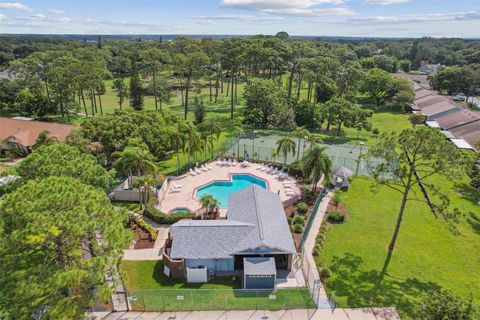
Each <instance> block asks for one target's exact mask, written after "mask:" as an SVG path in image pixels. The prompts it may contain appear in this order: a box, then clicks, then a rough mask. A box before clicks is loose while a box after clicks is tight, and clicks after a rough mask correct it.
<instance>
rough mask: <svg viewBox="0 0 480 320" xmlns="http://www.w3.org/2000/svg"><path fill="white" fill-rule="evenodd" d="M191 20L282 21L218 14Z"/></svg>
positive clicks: (271, 18) (270, 17) (278, 18)
mask: <svg viewBox="0 0 480 320" xmlns="http://www.w3.org/2000/svg"><path fill="white" fill-rule="evenodd" d="M190 18H191V19H193V20H208V21H213V20H236V21H249V22H256V21H278V20H282V19H283V18H282V17H272V16H267V17H265V16H263V17H259V16H252V15H243V14H219V15H213V16H191V17H190Z"/></svg>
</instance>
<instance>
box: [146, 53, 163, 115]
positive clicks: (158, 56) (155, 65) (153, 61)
mask: <svg viewBox="0 0 480 320" xmlns="http://www.w3.org/2000/svg"><path fill="white" fill-rule="evenodd" d="M142 59H143V64H144V67H146V68H148V69H149V70H150V72H151V74H152V82H153V97H154V100H155V110H158V93H157V72H158V71H159V70H161V68H162V67H163V66H165V65H166V64H168V63H170V56H169V54H168V53H167V52H165V51H162V50H160V49H157V48H149V49H147V50H145V51H143V52H142Z"/></svg>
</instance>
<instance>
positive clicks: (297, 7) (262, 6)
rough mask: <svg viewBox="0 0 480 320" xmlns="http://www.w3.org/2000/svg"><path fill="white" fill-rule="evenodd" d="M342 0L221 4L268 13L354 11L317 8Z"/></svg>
mask: <svg viewBox="0 0 480 320" xmlns="http://www.w3.org/2000/svg"><path fill="white" fill-rule="evenodd" d="M343 3H344V1H343V0H277V1H268V0H222V2H221V3H220V4H221V6H223V7H226V8H233V9H242V10H249V11H257V12H263V13H268V14H278V15H292V16H326V15H334V16H345V15H354V14H355V12H353V11H352V10H350V9H348V8H345V7H335V8H318V6H319V5H326V4H330V5H339V4H343Z"/></svg>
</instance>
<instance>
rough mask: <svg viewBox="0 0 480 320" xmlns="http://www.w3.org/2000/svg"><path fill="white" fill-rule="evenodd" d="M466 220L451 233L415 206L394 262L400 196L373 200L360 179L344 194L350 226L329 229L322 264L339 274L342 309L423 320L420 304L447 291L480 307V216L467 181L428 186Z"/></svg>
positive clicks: (334, 280) (333, 283) (387, 193)
mask: <svg viewBox="0 0 480 320" xmlns="http://www.w3.org/2000/svg"><path fill="white" fill-rule="evenodd" d="M452 180H453V181H452ZM429 182H434V183H435V185H436V186H438V187H439V188H440V189H441V190H442V191H443V192H447V193H448V195H449V197H450V200H451V208H458V209H459V210H460V211H461V212H462V213H463V214H464V216H463V217H461V218H460V222H459V223H458V226H457V230H458V232H459V234H456V233H455V232H452V230H451V229H450V228H449V227H448V225H447V224H446V223H445V222H443V221H442V220H441V219H439V220H436V219H435V218H434V217H433V215H432V213H431V212H430V211H429V207H428V206H427V205H426V204H423V203H420V202H416V201H411V202H409V203H408V204H407V208H406V212H405V215H404V220H403V223H402V226H401V229H400V234H399V237H398V239H397V243H396V247H395V250H394V252H393V255H392V257H391V259H390V261H386V257H387V246H388V244H389V241H390V239H391V235H392V232H393V229H394V227H395V222H396V217H397V214H398V210H399V205H400V200H401V195H400V193H398V192H396V191H393V190H391V189H387V188H381V189H380V192H379V193H377V194H375V193H372V192H371V191H370V190H371V186H372V184H374V181H373V179H369V178H355V179H354V181H353V183H352V188H351V189H350V190H348V191H347V192H344V193H342V194H341V199H342V202H343V203H344V204H345V205H346V206H347V207H348V208H349V214H350V220H349V221H348V222H346V223H344V224H340V225H334V226H330V227H329V228H328V231H327V240H326V242H325V244H324V246H323V247H322V249H321V253H320V256H318V257H317V262H318V263H321V264H322V265H324V266H326V267H328V268H329V269H330V270H331V271H332V277H331V278H330V280H329V281H328V282H327V284H326V287H327V289H328V291H330V292H332V291H333V292H334V293H335V296H336V298H337V301H338V306H340V307H362V306H372V305H373V306H396V307H397V309H398V310H399V312H400V314H401V316H402V319H416V318H417V317H416V316H415V309H416V307H417V306H418V303H419V301H420V300H421V299H422V298H424V297H428V296H429V295H430V294H431V292H432V291H434V290H438V289H440V288H443V289H447V290H450V291H452V292H454V293H455V294H457V295H459V296H461V297H465V298H466V297H468V296H469V295H470V294H472V296H473V298H474V300H475V302H476V303H477V304H479V303H480V277H479V276H478V270H479V269H478V267H479V266H480V214H479V209H478V208H479V207H478V205H475V204H474V202H473V199H474V194H473V191H472V190H471V189H470V188H469V186H468V184H467V181H466V179H460V180H458V179H447V178H444V177H438V176H437V177H434V178H432V179H429Z"/></svg>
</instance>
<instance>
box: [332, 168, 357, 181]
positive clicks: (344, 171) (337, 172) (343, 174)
mask: <svg viewBox="0 0 480 320" xmlns="http://www.w3.org/2000/svg"><path fill="white" fill-rule="evenodd" d="M332 175H333V176H334V177H337V178H343V179H348V178H350V177H351V176H353V171H352V170H350V169H348V168H345V167H344V166H336V167H334V168H333V171H332Z"/></svg>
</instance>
